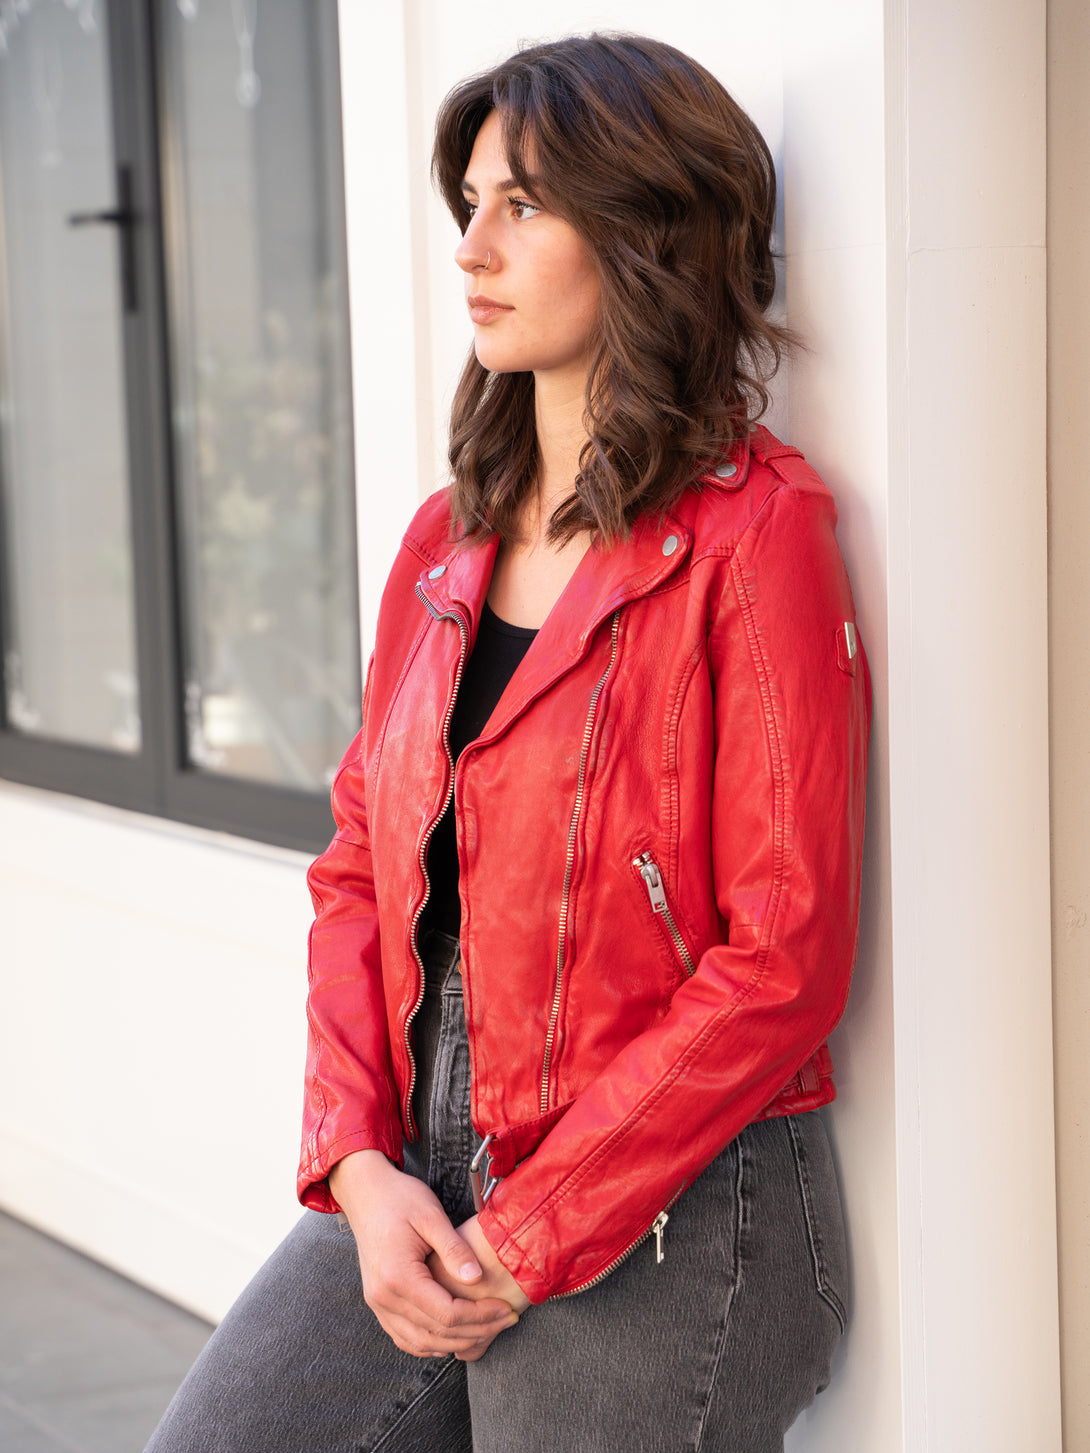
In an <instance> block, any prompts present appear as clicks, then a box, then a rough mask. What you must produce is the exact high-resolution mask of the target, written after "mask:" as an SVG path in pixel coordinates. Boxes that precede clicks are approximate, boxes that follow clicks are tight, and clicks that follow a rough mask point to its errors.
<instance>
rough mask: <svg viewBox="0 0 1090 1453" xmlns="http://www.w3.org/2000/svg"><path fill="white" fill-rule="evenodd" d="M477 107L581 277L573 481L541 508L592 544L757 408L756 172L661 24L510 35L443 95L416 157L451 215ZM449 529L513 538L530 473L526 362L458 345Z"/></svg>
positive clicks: (760, 143)
mask: <svg viewBox="0 0 1090 1453" xmlns="http://www.w3.org/2000/svg"><path fill="white" fill-rule="evenodd" d="M492 111H496V112H498V114H499V117H500V123H501V127H502V134H503V138H504V144H505V149H506V153H507V159H508V162H509V164H510V168H511V175H512V177H513V178H514V180H515V181H516V182H517V183H518V185H519V187H520V188H521V189H524V190H525V191H526V192H527V193H528V194H529V195H530V196H531V197H532V198H535V199H536V200H539V201H540V202H542V203H543V204H544V205H545V206H546V207H548V208H549V209H550V210H551V211H553V212H554V213H555V214H556V215H557V216H559V217H562V218H564V219H565V220H566V221H567V222H569V223H570V224H571V226H572V227H574V228H575V230H576V232H577V233H578V234H579V235H580V237H581V238H582V239H583V240H584V241H585V242H586V243H587V245H588V246H589V248H590V251H591V253H592V255H593V257H594V258H595V260H596V263H597V267H598V271H599V274H600V282H601V309H600V317H599V323H598V339H597V348H596V351H595V355H594V358H593V362H592V364H591V368H590V372H589V374H588V378H587V392H586V410H585V420H584V422H585V424H586V428H587V434H588V439H587V443H586V445H585V446H584V448H583V451H582V454H581V457H580V461H579V465H580V467H579V473H578V475H577V477H576V480H575V489H574V493H573V494H572V495H571V496H570V497H569V498H568V499H567V500H565V501H563V502H562V503H561V505H560V506H559V507H558V508H557V510H556V511H555V513H554V514H553V516H552V519H551V520H550V523H549V531H548V534H549V538H550V540H552V541H553V542H555V543H560V542H562V541H564V540H567V539H570V538H571V537H572V536H574V535H575V534H577V533H578V532H580V531H582V530H590V531H592V532H593V533H594V534H595V535H596V536H597V537H598V538H599V539H600V540H601V541H603V542H605V543H609V542H611V541H613V540H614V539H616V538H618V537H624V536H625V535H627V533H628V531H629V530H630V528H631V526H632V523H633V522H634V520H635V519H636V518H637V517H638V516H639V515H641V514H643V513H644V512H646V511H661V510H663V509H665V508H666V507H667V506H668V505H669V504H670V502H671V501H672V500H673V499H675V498H676V497H677V495H678V494H679V493H680V492H681V491H682V490H683V489H685V488H686V487H687V486H688V485H689V484H690V483H692V482H693V481H694V480H695V479H696V478H697V476H698V475H699V474H701V473H702V472H703V471H704V470H706V469H707V468H708V467H709V466H710V465H711V464H712V463H714V461H716V460H717V459H718V458H720V457H721V456H722V454H723V453H724V452H725V451H726V450H728V449H729V448H730V446H731V444H732V443H733V442H734V441H735V440H736V439H737V438H738V437H739V435H740V434H741V433H742V432H743V431H744V430H745V429H746V428H747V427H748V425H749V422H750V421H751V420H752V419H755V418H758V417H759V416H760V415H761V414H762V413H763V412H764V410H765V409H766V408H767V407H768V403H769V393H768V381H769V379H770V378H771V376H772V375H773V373H775V371H776V368H777V367H778V365H779V362H780V358H781V356H782V354H783V352H784V349H785V348H786V347H787V346H789V345H790V344H791V342H792V341H793V339H792V337H791V335H790V333H789V332H788V331H787V330H786V329H785V328H783V327H780V326H779V325H777V324H776V323H774V322H772V321H770V320H769V319H768V317H766V310H767V308H768V306H769V304H770V303H771V301H772V296H773V292H774V289H775V269H774V262H773V255H772V247H771V240H772V228H773V222H774V217H775V210H776V175H775V169H774V167H773V163H772V157H771V155H770V153H769V150H768V147H767V146H766V144H765V141H764V138H763V137H762V136H761V134H760V132H759V131H758V130H757V127H756V126H755V125H754V124H753V122H752V121H751V120H750V118H749V117H748V116H747V115H746V113H745V112H744V111H743V110H742V108H741V107H740V106H739V105H738V104H737V102H735V101H734V100H733V99H732V98H731V97H730V95H728V93H727V91H726V90H725V89H724V87H723V86H722V85H721V84H720V83H719V82H718V81H717V80H716V79H715V77H714V76H713V75H711V73H710V72H708V71H706V70H705V69H704V67H703V66H701V65H698V64H697V62H696V61H694V60H692V59H690V57H688V56H686V55H684V54H683V53H682V52H681V51H678V50H675V49H674V47H673V46H669V45H666V44H664V43H663V42H662V41H656V40H649V39H647V38H645V37H642V36H634V35H603V34H595V35H588V36H572V37H569V38H567V39H564V40H559V41H554V42H551V43H549V44H544V45H535V46H531V47H529V48H527V49H525V50H522V51H519V52H518V53H517V54H516V55H513V56H512V57H511V58H510V59H509V60H506V61H504V62H503V63H502V64H501V65H498V66H496V67H495V68H494V69H492V70H490V71H487V72H485V73H484V74H483V75H480V76H474V77H472V78H471V79H469V80H467V81H464V82H463V83H462V84H461V85H459V86H457V87H455V89H454V90H453V91H451V93H450V94H449V95H448V96H447V98H446V99H445V101H444V102H443V105H442V107H441V109H440V112H439V116H438V119H437V121H436V132H435V147H434V151H433V154H432V171H433V176H434V178H435V181H436V184H437V186H438V188H439V190H440V192H441V193H442V195H443V198H444V200H445V201H446V204H447V206H448V207H449V208H450V210H451V212H452V213H453V214H454V217H455V219H456V220H457V222H458V224H459V226H460V227H461V229H462V231H463V232H464V231H465V228H466V226H467V224H468V221H469V216H468V212H467V210H466V201H465V198H464V196H463V192H462V182H463V178H464V177H465V173H466V168H467V166H468V164H469V159H470V154H471V153H472V150H473V144H474V141H475V140H476V136H477V133H478V131H479V130H480V128H481V126H482V125H483V124H484V121H485V119H486V118H487V117H488V116H489V114H490V113H491V112H492ZM450 463H451V468H452V470H453V478H454V489H453V499H452V515H453V520H454V523H455V526H456V528H457V529H458V531H459V533H462V534H464V535H467V536H477V535H480V534H482V533H488V532H492V531H495V532H497V533H498V534H499V535H500V536H501V537H502V538H503V539H505V540H513V539H516V538H517V537H518V520H519V515H520V510H521V507H522V505H523V503H524V501H525V500H526V498H527V496H528V494H530V493H532V491H533V490H534V489H535V487H536V481H537V471H538V458H537V434H536V428H535V420H534V379H533V374H532V373H491V372H489V371H488V370H487V369H485V368H483V367H482V366H481V364H480V363H478V361H477V359H476V356H475V355H474V354H473V353H472V352H471V353H470V356H469V359H468V360H467V362H466V366H465V369H464V371H463V373H462V377H461V380H460V382H459V385H458V389H457V392H456V394H455V397H454V404H453V407H452V409H451V420H450Z"/></svg>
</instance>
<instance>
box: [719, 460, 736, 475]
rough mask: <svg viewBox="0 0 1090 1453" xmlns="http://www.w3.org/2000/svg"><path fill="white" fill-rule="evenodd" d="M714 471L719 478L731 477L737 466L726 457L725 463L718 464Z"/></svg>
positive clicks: (734, 473)
mask: <svg viewBox="0 0 1090 1453" xmlns="http://www.w3.org/2000/svg"><path fill="white" fill-rule="evenodd" d="M715 472H716V474H717V475H718V477H719V478H720V479H733V478H734V476H735V475H736V474H737V473H738V466H737V464H735V463H734V462H733V461H732V460H730V459H728V460H727V462H726V464H720V465H719V466H718V468H717V469H716V471H715Z"/></svg>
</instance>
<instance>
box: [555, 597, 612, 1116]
mask: <svg viewBox="0 0 1090 1453" xmlns="http://www.w3.org/2000/svg"><path fill="white" fill-rule="evenodd" d="M620 622H621V613H620V611H619V610H618V611H614V612H613V621H612V624H611V626H610V632H609V660H608V661H607V663H606V669H605V670H604V671H603V672H602V674H601V676H600V678H599V680H598V684H597V685H596V686H595V688H594V690H593V691H592V692H591V697H590V705H589V706H588V708H587V719H586V721H585V722H584V724H583V744H582V747H581V749H580V752H579V774H578V776H577V778H576V783H575V802H574V804H573V806H572V814H571V822H570V823H569V825H568V850H567V857H566V858H565V861H564V890H563V892H562V893H561V895H560V925H559V928H558V931H557V944H556V982H555V984H554V987H553V1003H552V1008H551V1010H550V1011H549V1028H548V1032H547V1033H546V1035H545V1054H544V1058H543V1060H542V1065H541V1113H542V1115H547V1114H548V1112H549V1069H550V1066H551V1064H552V1058H553V1050H554V1048H555V1047H556V1026H557V1020H558V1019H559V1017H560V1001H561V998H562V995H563V983H564V951H565V949H566V947H567V938H568V907H569V898H570V895H571V880H572V874H573V872H574V870H575V844H576V839H577V837H578V833H579V818H580V815H581V813H582V811H583V797H584V794H585V791H586V776H587V761H588V759H589V757H590V745H591V742H592V740H593V739H594V722H595V718H596V716H597V714H598V703H599V701H600V700H601V697H602V692H603V691H604V690H605V686H606V682H607V681H608V680H609V677H610V673H611V672H612V670H613V663H614V662H615V661H616V659H617V638H618V634H619V632H620Z"/></svg>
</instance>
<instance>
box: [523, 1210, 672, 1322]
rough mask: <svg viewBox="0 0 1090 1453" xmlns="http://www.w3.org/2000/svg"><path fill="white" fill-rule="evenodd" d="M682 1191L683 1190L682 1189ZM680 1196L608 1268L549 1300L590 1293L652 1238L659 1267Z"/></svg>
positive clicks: (664, 1254) (663, 1256)
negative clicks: (674, 1206) (672, 1215)
mask: <svg viewBox="0 0 1090 1453" xmlns="http://www.w3.org/2000/svg"><path fill="white" fill-rule="evenodd" d="M682 1189H684V1187H683V1188H682ZM680 1195H681V1191H678V1193H677V1195H676V1196H672V1197H671V1198H670V1200H669V1201H667V1203H666V1205H665V1206H664V1207H663V1209H662V1210H661V1211H660V1212H659V1213H658V1215H657V1216H656V1217H655V1219H654V1220H653V1221H652V1222H651V1224H650V1226H648V1228H647V1230H646V1231H641V1232H640V1234H639V1236H637V1237H636V1239H635V1241H633V1242H632V1244H631V1245H630V1246H628V1247H626V1248H625V1250H624V1251H622V1252H621V1254H620V1256H615V1257H614V1258H613V1260H612V1261H611V1262H610V1263H609V1265H608V1266H604V1267H603V1268H602V1270H601V1271H600V1272H599V1273H598V1275H597V1276H592V1277H591V1279H590V1280H589V1281H584V1282H580V1284H579V1285H578V1286H577V1287H572V1288H571V1290H570V1291H566V1292H557V1293H556V1295H555V1296H554V1297H550V1298H549V1300H550V1301H555V1302H558V1301H560V1300H561V1298H562V1297H577V1296H578V1295H579V1293H580V1292H588V1291H590V1289H591V1287H596V1286H597V1285H598V1283H599V1282H602V1281H605V1279H606V1277H607V1276H609V1275H610V1273H611V1272H614V1271H616V1270H617V1268H618V1267H619V1266H620V1264H621V1262H622V1261H627V1260H628V1258H629V1257H630V1256H631V1255H632V1253H633V1252H634V1251H635V1250H636V1249H637V1248H638V1247H640V1246H642V1245H643V1243H644V1242H645V1241H647V1240H649V1239H650V1238H651V1237H652V1236H653V1237H654V1238H655V1264H656V1266H661V1265H662V1263H663V1262H664V1261H665V1260H666V1253H665V1251H664V1250H663V1248H662V1236H663V1232H664V1231H665V1229H666V1223H667V1221H669V1219H670V1216H669V1212H670V1210H671V1208H672V1207H673V1205H674V1202H675V1201H676V1200H677V1199H678V1196H680Z"/></svg>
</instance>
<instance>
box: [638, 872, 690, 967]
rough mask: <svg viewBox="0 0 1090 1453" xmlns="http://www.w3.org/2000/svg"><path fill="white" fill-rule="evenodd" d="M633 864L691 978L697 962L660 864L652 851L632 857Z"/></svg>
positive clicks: (682, 964) (652, 905)
mask: <svg viewBox="0 0 1090 1453" xmlns="http://www.w3.org/2000/svg"><path fill="white" fill-rule="evenodd" d="M632 866H633V867H634V868H635V869H636V871H637V872H638V873H639V875H640V877H641V878H642V879H643V886H644V887H645V888H646V889H647V896H648V898H649V899H650V900H651V907H652V909H653V911H654V913H655V915H656V916H657V917H658V919H659V920H660V922H661V923H662V926H663V928H664V929H665V930H666V934H667V937H668V938H669V940H670V943H671V946H672V947H673V950H674V953H675V954H676V955H677V957H678V959H679V960H680V962H681V966H682V968H683V969H684V970H685V973H686V974H687V975H688V977H689V978H692V976H693V974H694V973H695V972H696V964H695V963H694V962H693V956H692V954H691V953H690V952H689V945H688V944H687V943H686V942H685V940H684V938H683V937H682V934H681V929H680V928H678V926H677V919H676V918H675V917H674V915H673V912H672V910H671V908H670V904H669V902H668V901H667V898H666V889H665V887H664V886H663V882H662V874H661V872H660V871H659V865H658V863H656V862H655V860H654V858H653V857H652V856H651V854H650V853H641V854H640V856H639V857H638V858H633V859H632Z"/></svg>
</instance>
